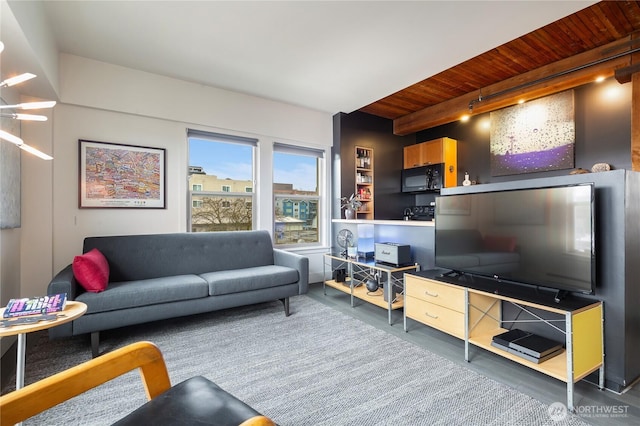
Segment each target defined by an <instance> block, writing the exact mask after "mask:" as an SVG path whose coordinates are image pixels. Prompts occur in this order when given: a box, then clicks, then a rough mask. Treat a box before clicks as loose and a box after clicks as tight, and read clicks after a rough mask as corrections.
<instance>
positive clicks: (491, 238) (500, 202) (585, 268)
mask: <svg viewBox="0 0 640 426" xmlns="http://www.w3.org/2000/svg"><path fill="white" fill-rule="evenodd" d="M594 193H595V191H594V185H593V184H592V183H588V184H580V185H565V186H553V187H544V188H527V189H516V190H508V191H495V192H480V193H470V194H454V195H442V196H439V197H437V198H436V211H435V265H436V267H438V268H443V269H446V270H448V271H450V274H451V275H454V276H455V275H464V274H471V275H475V276H480V277H486V278H488V279H490V280H496V281H499V282H501V283H506V285H513V284H516V285H526V286H534V287H542V288H545V289H552V290H556V291H557V296H556V300H558V298H559V297H561V296H563V295H565V294H566V293H567V292H577V293H585V294H592V293H594V291H595V269H596V262H595V260H596V257H595V208H594V207H595V203H594Z"/></svg>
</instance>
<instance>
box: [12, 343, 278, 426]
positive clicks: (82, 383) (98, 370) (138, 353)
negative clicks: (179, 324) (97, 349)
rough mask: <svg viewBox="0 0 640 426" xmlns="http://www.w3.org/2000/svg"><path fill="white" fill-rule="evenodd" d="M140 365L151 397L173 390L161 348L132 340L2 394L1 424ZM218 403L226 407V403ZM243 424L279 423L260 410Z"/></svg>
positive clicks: (270, 425)
mask: <svg viewBox="0 0 640 426" xmlns="http://www.w3.org/2000/svg"><path fill="white" fill-rule="evenodd" d="M136 368H139V369H140V376H141V378H142V383H143V384H144V389H145V392H146V394H147V398H148V399H149V400H152V399H153V398H155V397H157V396H159V395H160V394H161V393H163V392H166V391H168V390H170V389H171V382H170V380H169V373H168V372H167V366H166V364H165V362H164V358H163V357H162V353H161V352H160V349H158V347H157V346H156V345H154V344H153V343H151V342H137V343H132V344H130V345H128V346H125V347H123V348H120V349H116V350H114V351H112V352H108V353H106V354H104V355H101V356H99V357H97V358H93V359H91V360H89V361H86V362H84V363H82V364H80V365H77V366H75V367H72V368H70V369H68V370H65V371H62V372H60V373H57V374H54V375H53V376H50V377H47V378H45V379H42V380H40V381H38V382H35V383H32V384H30V385H27V386H25V387H23V388H21V389H18V390H15V391H13V392H10V393H8V394H6V395H2V396H0V425H13V424H16V423H20V422H22V421H23V420H26V419H28V418H30V417H33V416H35V415H36V414H38V413H41V412H43V411H45V410H48V409H49V408H52V407H54V406H56V405H58V404H60V403H62V402H64V401H66V400H68V399H71V398H73V397H74V396H77V395H80V394H81V393H83V392H86V391H88V390H89V389H93V388H95V387H97V386H99V385H101V384H103V383H106V382H108V381H109V380H112V379H115V378H116V377H118V376H120V375H122V374H124V373H127V372H129V371H131V370H134V369H136ZM232 398H233V397H232ZM212 404H213V405H215V404H216V403H215V402H212ZM218 405H222V406H223V408H225V407H224V404H219V403H218ZM226 409H228V407H226ZM240 426H275V423H274V422H273V421H272V420H271V419H269V418H268V417H265V416H262V415H259V414H257V413H256V415H254V416H253V417H251V418H248V419H247V420H245V421H243V422H242V423H241V424H240Z"/></svg>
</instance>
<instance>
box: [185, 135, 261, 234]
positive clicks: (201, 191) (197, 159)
mask: <svg viewBox="0 0 640 426" xmlns="http://www.w3.org/2000/svg"><path fill="white" fill-rule="evenodd" d="M188 143H189V188H191V191H190V192H189V205H190V215H189V229H190V230H191V231H192V232H211V231H240V230H250V229H254V228H255V224H254V217H255V215H254V211H253V206H254V205H255V203H254V202H253V198H254V196H255V194H254V192H253V187H254V176H253V174H254V167H253V165H254V152H255V147H256V144H257V140H256V139H251V138H244V137H238V136H233V135H223V134H217V133H209V132H202V131H197V130H189V131H188Z"/></svg>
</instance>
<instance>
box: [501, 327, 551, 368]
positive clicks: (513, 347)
mask: <svg viewBox="0 0 640 426" xmlns="http://www.w3.org/2000/svg"><path fill="white" fill-rule="evenodd" d="M491 346H495V347H496V348H500V349H502V350H505V351H507V352H509V353H511V354H513V355H517V356H519V357H521V358H524V359H526V360H527V361H531V362H535V363H536V364H539V363H541V362H544V361H546V360H548V359H549V358H553V357H554V356H556V355H559V354H561V353H562V351H563V347H562V344H561V343H558V342H556V341H554V340H551V339H547V338H546V337H542V336H538V335H536V334H533V333H529V332H528V331H523V330H519V329H517V328H514V329H513V330H509V331H507V332H505V333H502V334H498V335H496V336H493V339H492V340H491Z"/></svg>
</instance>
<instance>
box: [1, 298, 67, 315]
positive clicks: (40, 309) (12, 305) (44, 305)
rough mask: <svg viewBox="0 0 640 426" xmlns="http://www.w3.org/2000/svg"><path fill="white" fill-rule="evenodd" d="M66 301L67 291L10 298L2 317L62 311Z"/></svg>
mask: <svg viewBox="0 0 640 426" xmlns="http://www.w3.org/2000/svg"><path fill="white" fill-rule="evenodd" d="M66 303H67V293H58V294H51V295H49V296H40V297H31V298H22V299H11V300H9V303H7V306H6V308H5V310H4V314H3V315H2V316H3V317H4V318H15V317H21V316H24V315H35V314H42V315H44V314H50V313H53V312H59V311H62V310H63V309H64V307H65V305H66Z"/></svg>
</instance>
